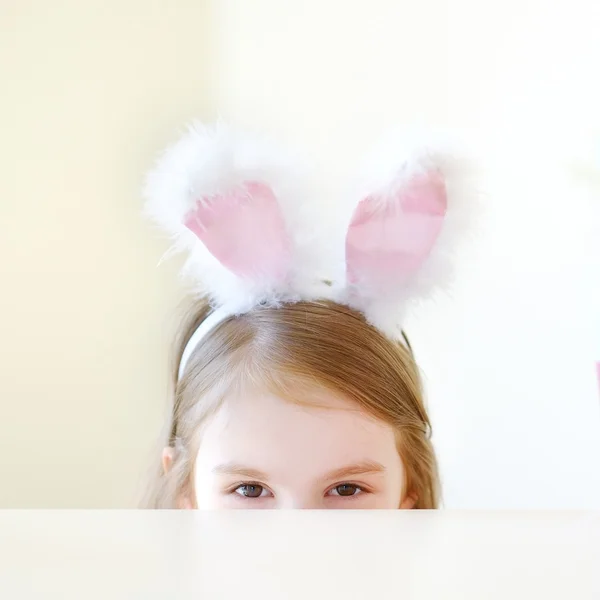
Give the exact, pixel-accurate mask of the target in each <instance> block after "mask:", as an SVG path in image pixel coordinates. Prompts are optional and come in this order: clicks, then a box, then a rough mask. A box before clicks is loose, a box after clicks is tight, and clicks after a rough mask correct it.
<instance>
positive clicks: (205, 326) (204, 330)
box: [177, 306, 233, 380]
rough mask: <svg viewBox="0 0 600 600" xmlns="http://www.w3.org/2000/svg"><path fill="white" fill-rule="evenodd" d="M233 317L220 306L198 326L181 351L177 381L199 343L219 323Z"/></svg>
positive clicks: (226, 309)
mask: <svg viewBox="0 0 600 600" xmlns="http://www.w3.org/2000/svg"><path fill="white" fill-rule="evenodd" d="M231 316H233V315H232V314H231V311H230V310H229V309H228V308H227V307H225V306H221V307H219V308H217V309H216V310H215V311H213V312H211V313H210V315H208V317H206V319H204V321H202V323H200V325H198V327H197V329H196V331H194V333H193V334H192V337H191V338H190V339H189V340H188V343H187V344H186V345H185V348H184V350H183V354H182V355H181V361H180V362H179V374H178V377H177V378H178V379H179V380H180V379H181V378H182V377H183V373H184V372H185V367H186V366H187V364H188V362H189V360H190V356H192V354H193V353H194V350H195V349H196V348H197V347H198V345H199V344H200V342H201V341H202V340H203V339H204V338H205V337H206V336H207V335H208V334H209V333H210V332H211V331H212V330H213V329H214V328H215V327H216V326H217V325H219V324H220V323H222V322H223V321H225V320H226V319H228V318H229V317H231Z"/></svg>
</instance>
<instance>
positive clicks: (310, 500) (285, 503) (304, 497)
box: [277, 490, 322, 510]
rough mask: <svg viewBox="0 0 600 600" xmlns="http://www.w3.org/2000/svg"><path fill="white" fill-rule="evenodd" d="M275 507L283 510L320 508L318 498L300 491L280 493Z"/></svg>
mask: <svg viewBox="0 0 600 600" xmlns="http://www.w3.org/2000/svg"><path fill="white" fill-rule="evenodd" d="M277 504H278V506H277V508H280V509H284V510H310V509H318V508H322V504H321V501H320V498H318V497H316V496H314V495H312V494H310V493H307V492H301V491H297V490H294V491H290V492H289V493H288V494H285V495H282V496H280V498H279V502H278V503H277Z"/></svg>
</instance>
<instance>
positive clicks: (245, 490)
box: [234, 483, 269, 498]
mask: <svg viewBox="0 0 600 600" xmlns="http://www.w3.org/2000/svg"><path fill="white" fill-rule="evenodd" d="M234 492H235V493H236V494H239V495H240V496H244V497H245V498H261V497H264V496H268V494H269V492H268V491H267V490H266V489H265V488H264V487H263V486H262V485H258V484H256V483H245V484H244V485H240V486H238V487H237V488H235V490H234Z"/></svg>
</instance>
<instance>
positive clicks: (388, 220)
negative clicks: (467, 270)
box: [345, 136, 474, 339]
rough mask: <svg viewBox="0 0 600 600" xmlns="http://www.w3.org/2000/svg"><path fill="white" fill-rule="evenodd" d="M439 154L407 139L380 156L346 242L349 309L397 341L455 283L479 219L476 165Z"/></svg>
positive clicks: (388, 148)
mask: <svg viewBox="0 0 600 600" xmlns="http://www.w3.org/2000/svg"><path fill="white" fill-rule="evenodd" d="M416 139H417V140H418V138H416ZM437 148H438V149H436V145H434V144H432V145H428V144H423V143H422V142H421V143H419V142H417V143H416V144H415V143H414V140H411V137H410V136H403V137H401V138H400V140H399V143H396V144H391V145H388V147H387V148H386V149H385V151H384V152H383V153H381V154H379V155H376V156H374V157H373V170H372V172H371V176H370V178H369V179H368V180H367V182H366V184H365V185H364V187H363V189H362V191H361V193H360V195H359V201H358V203H355V205H354V206H355V208H354V213H353V215H352V218H351V221H350V225H349V227H348V231H347V234H346V244H345V248H346V250H345V256H346V285H347V288H346V296H347V302H348V304H350V305H351V306H354V307H355V308H357V309H358V310H361V311H362V312H363V313H364V314H365V316H366V317H367V319H368V320H369V321H370V322H371V323H372V324H373V325H374V326H375V327H377V328H379V329H380V330H381V331H383V332H384V333H385V334H386V335H388V336H389V337H392V338H393V339H398V338H399V337H400V335H401V326H402V320H403V318H404V315H405V312H406V309H407V307H408V304H409V303H410V302H413V301H415V300H418V299H420V298H424V297H430V296H431V295H432V293H434V292H435V291H436V289H438V288H441V287H444V286H446V285H448V284H449V283H450V282H451V279H452V275H453V262H454V261H453V255H454V253H455V250H456V248H457V245H458V243H459V242H460V241H461V240H462V239H463V238H464V236H465V233H467V232H468V229H469V224H470V222H471V219H472V217H473V208H474V207H473V200H474V194H473V190H472V189H471V186H470V182H469V180H470V177H471V175H472V174H473V171H472V170H471V168H470V165H469V164H468V163H467V162H466V161H464V160H463V159H462V158H460V157H457V156H456V155H453V154H452V153H449V152H445V151H444V150H443V144H442V145H439V144H438V145H437ZM440 148H442V149H440Z"/></svg>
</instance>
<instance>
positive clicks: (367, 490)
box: [326, 481, 373, 498]
mask: <svg viewBox="0 0 600 600" xmlns="http://www.w3.org/2000/svg"><path fill="white" fill-rule="evenodd" d="M343 485H348V486H351V487H354V488H356V489H357V490H359V493H358V494H352V495H350V496H343V495H342V494H338V496H340V497H341V498H355V497H356V496H359V495H360V494H372V493H373V490H372V489H370V488H368V487H367V486H365V485H361V484H358V483H352V482H351V481H342V482H341V483H336V484H335V485H332V486H331V487H330V488H329V489H328V490H327V492H326V495H329V494H330V493H331V492H333V491H334V490H335V489H336V488H339V487H341V486H343Z"/></svg>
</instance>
